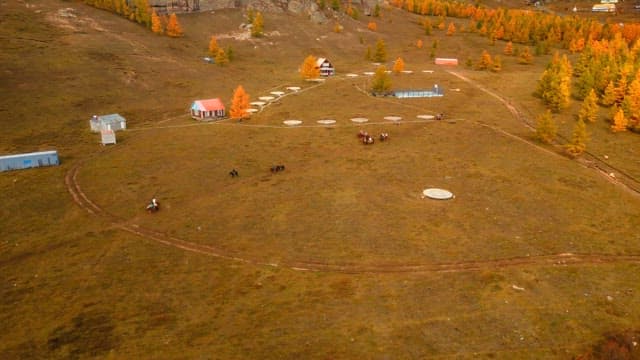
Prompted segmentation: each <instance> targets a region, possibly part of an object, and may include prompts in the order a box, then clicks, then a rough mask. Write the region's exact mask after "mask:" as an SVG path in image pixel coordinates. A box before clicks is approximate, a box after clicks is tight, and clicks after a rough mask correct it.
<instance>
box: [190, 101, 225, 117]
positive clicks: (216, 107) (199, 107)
mask: <svg viewBox="0 0 640 360" xmlns="http://www.w3.org/2000/svg"><path fill="white" fill-rule="evenodd" d="M191 117H192V118H194V119H196V120H216V119H220V118H223V117H225V111H224V104H223V103H222V101H221V100H220V99H219V98H215V99H205V100H196V101H194V102H193V104H191Z"/></svg>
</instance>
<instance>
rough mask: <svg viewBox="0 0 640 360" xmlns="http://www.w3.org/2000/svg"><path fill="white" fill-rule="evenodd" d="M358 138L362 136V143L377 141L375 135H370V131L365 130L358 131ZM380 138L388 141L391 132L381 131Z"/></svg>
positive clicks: (368, 143)
mask: <svg viewBox="0 0 640 360" xmlns="http://www.w3.org/2000/svg"><path fill="white" fill-rule="evenodd" d="M358 138H360V139H361V141H362V143H363V144H365V145H370V144H373V143H374V142H375V140H374V138H373V136H371V135H369V133H368V132H366V131H364V130H360V131H359V132H358ZM378 138H379V139H380V141H387V140H388V139H389V133H387V132H383V133H380V136H379V137H378Z"/></svg>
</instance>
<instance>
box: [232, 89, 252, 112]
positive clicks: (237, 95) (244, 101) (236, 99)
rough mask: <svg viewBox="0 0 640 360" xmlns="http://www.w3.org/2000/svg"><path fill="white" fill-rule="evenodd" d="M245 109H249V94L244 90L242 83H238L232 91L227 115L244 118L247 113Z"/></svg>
mask: <svg viewBox="0 0 640 360" xmlns="http://www.w3.org/2000/svg"><path fill="white" fill-rule="evenodd" d="M247 109H249V94H247V93H246V92H245V91H244V88H243V87H242V85H238V87H237V88H236V90H235V91H234V92H233V99H232V100H231V109H230V110H229V115H231V118H232V119H244V118H246V117H247V115H249V112H248V111H247Z"/></svg>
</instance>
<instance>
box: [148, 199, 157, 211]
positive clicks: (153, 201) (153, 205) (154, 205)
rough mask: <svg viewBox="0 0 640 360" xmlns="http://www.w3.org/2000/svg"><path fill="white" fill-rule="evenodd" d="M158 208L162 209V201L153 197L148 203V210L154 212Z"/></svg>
mask: <svg viewBox="0 0 640 360" xmlns="http://www.w3.org/2000/svg"><path fill="white" fill-rule="evenodd" d="M158 210H160V203H159V202H158V201H157V200H156V199H155V198H154V199H151V202H150V203H149V205H147V212H149V213H154V212H156V211H158Z"/></svg>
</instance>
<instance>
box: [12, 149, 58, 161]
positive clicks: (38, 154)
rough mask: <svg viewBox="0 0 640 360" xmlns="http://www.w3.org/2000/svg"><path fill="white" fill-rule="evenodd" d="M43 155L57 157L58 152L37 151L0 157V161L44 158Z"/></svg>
mask: <svg viewBox="0 0 640 360" xmlns="http://www.w3.org/2000/svg"><path fill="white" fill-rule="evenodd" d="M45 155H56V156H57V155H58V152H57V151H55V150H49V151H38V152H31V153H24V154H12V155H2V156H0V159H2V160H5V159H13V158H21V157H28V156H45Z"/></svg>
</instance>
